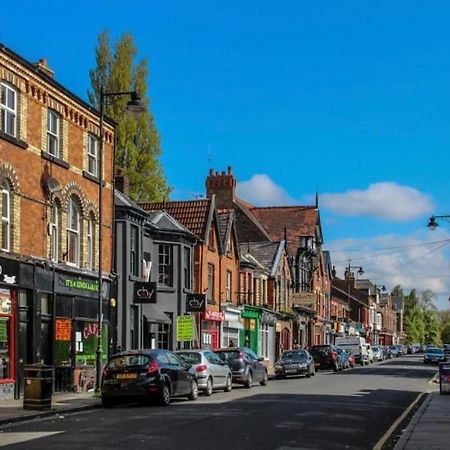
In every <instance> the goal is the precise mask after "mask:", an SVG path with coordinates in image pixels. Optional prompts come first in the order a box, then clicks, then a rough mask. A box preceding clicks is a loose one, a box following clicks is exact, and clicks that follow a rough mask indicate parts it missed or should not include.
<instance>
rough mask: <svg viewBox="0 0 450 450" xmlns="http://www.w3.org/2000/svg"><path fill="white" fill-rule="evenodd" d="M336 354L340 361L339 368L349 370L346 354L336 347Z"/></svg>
mask: <svg viewBox="0 0 450 450" xmlns="http://www.w3.org/2000/svg"><path fill="white" fill-rule="evenodd" d="M336 352H337V354H338V357H339V359H340V360H341V367H342V368H343V369H349V368H350V362H349V357H348V353H347V352H346V351H345V350H344V349H343V348H341V347H336Z"/></svg>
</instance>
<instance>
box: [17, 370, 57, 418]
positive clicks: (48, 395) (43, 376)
mask: <svg viewBox="0 0 450 450" xmlns="http://www.w3.org/2000/svg"><path fill="white" fill-rule="evenodd" d="M52 392H53V367H52V366H46V365H45V364H32V365H29V366H25V389H24V393H23V409H35V410H40V411H43V410H46V409H50V408H51V406H52Z"/></svg>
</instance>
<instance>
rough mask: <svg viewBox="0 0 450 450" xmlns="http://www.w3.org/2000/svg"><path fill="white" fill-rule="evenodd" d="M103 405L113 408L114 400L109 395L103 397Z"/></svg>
mask: <svg viewBox="0 0 450 450" xmlns="http://www.w3.org/2000/svg"><path fill="white" fill-rule="evenodd" d="M102 406H103V407H104V408H112V407H113V406H114V402H113V401H112V400H111V399H110V398H108V397H102Z"/></svg>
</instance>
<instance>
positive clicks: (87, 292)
mask: <svg viewBox="0 0 450 450" xmlns="http://www.w3.org/2000/svg"><path fill="white" fill-rule="evenodd" d="M55 290H56V291H57V293H58V294H65V295H81V296H83V297H97V296H98V280H96V279H92V278H82V277H81V276H79V277H76V276H70V275H67V274H64V273H55ZM103 297H105V294H103Z"/></svg>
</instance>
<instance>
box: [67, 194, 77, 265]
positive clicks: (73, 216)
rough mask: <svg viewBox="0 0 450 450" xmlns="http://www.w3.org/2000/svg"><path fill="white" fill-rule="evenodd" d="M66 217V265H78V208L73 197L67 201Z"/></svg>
mask: <svg viewBox="0 0 450 450" xmlns="http://www.w3.org/2000/svg"><path fill="white" fill-rule="evenodd" d="M67 214H68V217H67V263H68V264H71V265H73V266H79V265H80V208H79V206H78V201H77V200H76V198H75V197H73V196H72V197H71V198H70V200H69V210H68V213H67Z"/></svg>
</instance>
